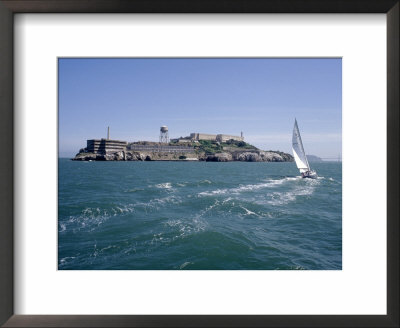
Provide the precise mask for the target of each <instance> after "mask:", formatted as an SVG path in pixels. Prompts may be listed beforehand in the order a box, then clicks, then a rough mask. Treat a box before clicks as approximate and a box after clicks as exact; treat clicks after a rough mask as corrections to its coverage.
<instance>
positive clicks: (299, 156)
mask: <svg viewBox="0 0 400 328" xmlns="http://www.w3.org/2000/svg"><path fill="white" fill-rule="evenodd" d="M292 149H293V156H294V160H295V161H296V165H297V168H298V169H299V170H300V173H304V172H307V171H310V165H309V164H308V160H307V156H306V153H305V151H304V147H303V142H302V141H301V136H300V131H299V127H298V126H297V121H296V120H294V128H293V136H292Z"/></svg>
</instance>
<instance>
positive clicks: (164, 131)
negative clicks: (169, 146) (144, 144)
mask: <svg viewBox="0 0 400 328" xmlns="http://www.w3.org/2000/svg"><path fill="white" fill-rule="evenodd" d="M168 142H169V136H168V126H166V125H163V126H162V127H161V128H160V143H168Z"/></svg>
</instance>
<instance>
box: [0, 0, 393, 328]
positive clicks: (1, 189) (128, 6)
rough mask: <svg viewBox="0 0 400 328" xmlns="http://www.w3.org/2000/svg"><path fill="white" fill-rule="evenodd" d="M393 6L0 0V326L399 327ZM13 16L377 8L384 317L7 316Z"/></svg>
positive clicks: (381, 2) (333, 1) (301, 1)
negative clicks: (383, 110)
mask: <svg viewBox="0 0 400 328" xmlns="http://www.w3.org/2000/svg"><path fill="white" fill-rule="evenodd" d="M399 11H400V4H399V0H88V1H83V0H25V1H20V0H0V149H1V155H0V324H1V325H3V326H4V327H200V326H201V327H202V326H205V327H399V201H398V200H399V149H400V145H399V139H400V138H399V137H400V134H399V40H400V37H399V28H400V25H399ZM16 13H385V14H386V16H387V315H326V316H325V315H288V316H284V315H265V316H264V315H251V316H245V315H237V316H229V315H212V316H202V315H194V316H189V315H159V316H158V315H117V316H112V315H94V316H90V315H34V316H32V315H14V306H13V302H14V297H13V289H14V288H13V285H14V281H13V276H14V270H13V242H14V240H13V208H14V204H13V200H14V198H13V193H14V188H13V175H14V170H13V167H14V162H13V140H14V138H13V133H14V129H13V124H14V120H13V115H14V114H13V55H14V54H13V27H14V24H13V21H14V14H16ZM365 288H368V286H366V287H365Z"/></svg>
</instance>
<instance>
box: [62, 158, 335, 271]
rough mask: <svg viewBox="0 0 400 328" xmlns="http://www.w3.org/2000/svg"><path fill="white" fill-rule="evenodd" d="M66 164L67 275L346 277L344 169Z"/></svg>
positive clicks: (270, 165)
mask: <svg viewBox="0 0 400 328" xmlns="http://www.w3.org/2000/svg"><path fill="white" fill-rule="evenodd" d="M311 164H312V165H311V166H312V168H313V169H315V170H316V171H317V173H318V175H319V178H318V179H316V180H311V179H301V178H300V177H299V173H298V170H297V168H296V166H295V164H294V163H266V162H262V163H249V162H228V163H215V162H77V161H71V160H69V159H64V158H61V159H59V177H58V269H60V270H181V269H183V270H341V268H342V165H341V163H337V162H325V163H324V162H323V163H311Z"/></svg>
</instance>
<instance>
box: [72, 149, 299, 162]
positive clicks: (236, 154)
mask: <svg viewBox="0 0 400 328" xmlns="http://www.w3.org/2000/svg"><path fill="white" fill-rule="evenodd" d="M72 160H74V161H207V162H233V161H238V162H293V156H292V155H290V154H287V153H283V152H280V151H263V150H259V149H251V150H235V151H224V152H219V153H214V154H207V153H204V152H197V153H193V154H188V153H165V152H164V153H163V152H138V151H118V152H113V153H107V154H100V153H89V152H85V151H81V152H79V153H78V154H76V156H75V157H74V158H73V159H72Z"/></svg>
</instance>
